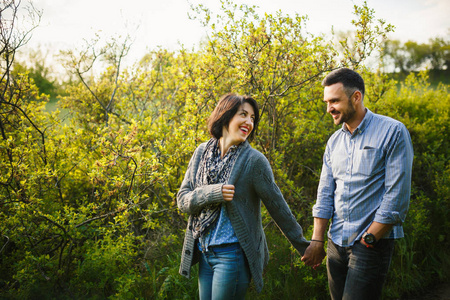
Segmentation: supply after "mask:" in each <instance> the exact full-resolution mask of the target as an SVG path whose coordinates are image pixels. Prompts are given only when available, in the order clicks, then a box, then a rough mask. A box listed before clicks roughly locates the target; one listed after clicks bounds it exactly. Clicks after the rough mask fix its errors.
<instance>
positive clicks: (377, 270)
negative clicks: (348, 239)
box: [327, 239, 394, 300]
mask: <svg viewBox="0 0 450 300" xmlns="http://www.w3.org/2000/svg"><path fill="white" fill-rule="evenodd" d="M393 252H394V240H392V239H382V240H380V241H378V242H377V243H376V245H375V248H367V247H366V246H364V245H363V244H361V243H360V242H359V241H357V242H355V244H354V245H353V246H351V247H340V246H338V245H336V244H334V243H333V242H332V241H331V240H329V241H328V248H327V271H328V286H329V288H330V294H331V299H333V300H339V299H345V300H351V299H354V300H360V299H364V300H369V299H380V298H381V291H382V288H383V284H384V281H385V280H386V275H387V272H388V270H389V264H390V263H391V258H392V253H393Z"/></svg>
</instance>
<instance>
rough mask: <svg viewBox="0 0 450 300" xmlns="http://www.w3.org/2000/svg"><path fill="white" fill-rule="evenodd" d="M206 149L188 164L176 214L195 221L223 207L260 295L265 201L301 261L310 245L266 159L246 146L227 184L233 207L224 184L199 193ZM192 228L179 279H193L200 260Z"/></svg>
mask: <svg viewBox="0 0 450 300" xmlns="http://www.w3.org/2000/svg"><path fill="white" fill-rule="evenodd" d="M205 146H206V143H203V144H201V145H200V146H199V147H198V148H197V149H196V150H195V152H194V155H193V156H192V158H191V161H190V162H189V166H188V169H187V171H186V175H185V177H184V180H183V183H182V184H181V187H180V190H179V191H178V194H177V203H178V208H179V209H180V210H181V211H182V212H183V213H186V214H188V215H189V216H191V215H193V214H196V213H198V212H199V211H200V210H201V208H202V207H204V206H205V205H208V204H213V203H225V207H226V209H227V212H228V216H229V218H230V220H231V224H232V226H233V229H234V231H235V233H236V236H237V238H238V240H239V244H240V245H241V247H242V249H243V250H244V253H245V256H246V258H247V260H248V263H249V267H250V272H251V274H252V278H253V282H254V284H255V287H256V290H257V291H258V292H261V290H262V287H263V278H262V275H263V269H264V267H265V266H266V265H267V262H268V260H269V251H268V248H267V242H266V236H265V234H264V229H263V227H262V222H261V200H262V201H263V203H264V205H265V206H266V208H267V210H268V212H269V213H270V215H271V217H272V218H273V219H274V221H275V222H276V224H277V225H278V227H279V228H280V229H281V231H282V232H283V234H284V235H285V236H286V237H287V238H288V240H289V241H290V242H291V244H292V245H293V246H294V247H295V249H297V251H298V252H300V254H302V255H303V253H304V251H305V249H306V247H307V246H308V245H309V242H308V241H307V240H306V239H305V238H304V237H303V231H302V228H301V227H300V225H299V224H298V223H297V220H296V219H295V217H294V216H293V214H292V212H291V210H290V209H289V206H288V205H287V203H286V201H285V200H284V198H283V195H282V194H281V192H280V189H279V188H278V186H277V185H276V184H275V181H274V177H273V173H272V169H271V167H270V164H269V161H268V160H267V158H266V157H265V156H264V155H263V154H262V153H260V152H259V151H257V150H255V149H253V148H252V147H251V146H250V144H249V143H248V142H247V141H246V142H245V143H244V145H243V149H242V150H241V152H240V154H239V157H238V158H237V159H236V162H235V164H234V166H233V169H232V171H231V174H230V178H229V181H228V184H233V185H234V186H235V194H234V198H233V200H232V201H225V200H224V199H223V197H222V185H223V184H211V185H206V186H201V187H199V188H196V189H195V188H194V186H195V182H194V181H195V177H196V176H195V174H196V172H197V169H198V166H199V162H200V160H201V157H202V154H203V151H204V150H205ZM189 223H190V222H189ZM189 223H188V228H187V229H186V235H185V239H184V244H183V252H182V255H181V266H180V274H181V275H183V276H186V277H189V275H190V268H191V266H192V265H194V264H196V263H197V262H198V259H199V250H198V248H197V247H196V240H195V239H194V238H193V236H192V231H191V228H189Z"/></svg>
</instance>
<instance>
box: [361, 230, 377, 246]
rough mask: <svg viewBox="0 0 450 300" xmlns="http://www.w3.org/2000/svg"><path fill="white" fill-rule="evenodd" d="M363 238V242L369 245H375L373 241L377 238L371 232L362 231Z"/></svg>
mask: <svg viewBox="0 0 450 300" xmlns="http://www.w3.org/2000/svg"><path fill="white" fill-rule="evenodd" d="M363 239H364V242H365V243H366V244H367V245H370V246H373V245H375V243H376V242H377V239H376V238H375V236H374V235H373V234H371V233H367V232H366V233H364V235H363Z"/></svg>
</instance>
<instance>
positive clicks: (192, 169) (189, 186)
mask: <svg viewBox="0 0 450 300" xmlns="http://www.w3.org/2000/svg"><path fill="white" fill-rule="evenodd" d="M203 149H204V147H203ZM203 149H202V146H200V147H198V148H197V149H196V150H195V152H194V155H192V158H191V160H190V162H189V165H188V168H187V170H186V174H185V176H184V180H183V182H182V183H181V187H180V189H179V191H178V193H177V205H178V208H179V209H180V211H181V212H183V213H187V214H189V215H195V214H198V213H199V212H200V211H201V210H202V208H203V207H205V206H207V205H210V204H215V203H222V202H225V200H224V199H223V196H222V186H223V184H222V183H220V184H210V185H204V186H201V187H197V188H195V185H194V180H195V174H196V173H197V169H198V165H199V162H200V159H201V156H202V153H203V151H202V150H203Z"/></svg>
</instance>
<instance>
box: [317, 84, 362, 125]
mask: <svg viewBox="0 0 450 300" xmlns="http://www.w3.org/2000/svg"><path fill="white" fill-rule="evenodd" d="M352 96H353V95H352ZM323 101H324V102H325V103H326V104H327V112H328V113H329V114H330V115H331V116H332V117H333V120H334V124H336V125H340V124H342V123H344V122H345V123H351V121H352V120H353V119H354V118H355V115H356V110H355V107H354V106H353V103H352V101H351V97H350V99H349V98H348V97H347V94H346V93H345V91H344V86H343V85H342V83H335V84H332V85H330V86H326V87H325V89H324V95H323Z"/></svg>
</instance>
